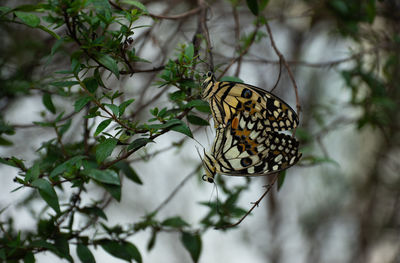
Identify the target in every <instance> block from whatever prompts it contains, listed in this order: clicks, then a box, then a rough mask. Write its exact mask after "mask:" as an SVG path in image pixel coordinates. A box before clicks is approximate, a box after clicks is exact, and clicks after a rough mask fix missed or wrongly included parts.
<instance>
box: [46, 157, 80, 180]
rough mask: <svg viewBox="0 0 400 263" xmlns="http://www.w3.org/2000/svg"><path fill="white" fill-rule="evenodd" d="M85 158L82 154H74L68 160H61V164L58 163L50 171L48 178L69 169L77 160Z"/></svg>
mask: <svg viewBox="0 0 400 263" xmlns="http://www.w3.org/2000/svg"><path fill="white" fill-rule="evenodd" d="M85 158H87V157H86V156H83V155H78V156H74V157H72V158H71V159H69V160H68V161H65V162H63V163H62V164H60V165H58V166H57V167H56V168H54V170H53V171H51V173H50V178H52V177H54V176H56V175H59V174H62V173H64V172H66V171H68V170H69V169H71V168H72V167H73V166H74V165H75V164H76V163H77V162H78V161H80V160H83V159H85Z"/></svg>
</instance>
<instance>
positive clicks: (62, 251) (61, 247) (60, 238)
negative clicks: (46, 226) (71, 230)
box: [54, 234, 73, 262]
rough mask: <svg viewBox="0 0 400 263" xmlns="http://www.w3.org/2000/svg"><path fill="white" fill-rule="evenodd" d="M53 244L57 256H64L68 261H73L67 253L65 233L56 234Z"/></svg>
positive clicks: (67, 246)
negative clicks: (57, 253)
mask: <svg viewBox="0 0 400 263" xmlns="http://www.w3.org/2000/svg"><path fill="white" fill-rule="evenodd" d="M54 245H55V247H56V248H57V251H58V252H59V256H61V257H63V258H66V259H67V260H68V261H69V262H73V259H72V257H71V255H70V254H69V244H68V239H67V237H66V234H64V235H63V234H58V235H56V237H55V238H54Z"/></svg>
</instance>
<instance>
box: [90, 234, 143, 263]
mask: <svg viewBox="0 0 400 263" xmlns="http://www.w3.org/2000/svg"><path fill="white" fill-rule="evenodd" d="M97 243H99V244H100V246H101V247H102V248H103V249H104V250H105V251H107V252H108V253H109V254H111V255H113V256H114V257H117V258H121V259H124V260H126V261H129V262H131V260H135V261H136V262H138V263H141V262H142V257H141V255H140V252H139V250H138V249H137V248H136V246H135V245H133V244H132V243H130V242H126V241H123V242H119V241H115V240H110V239H102V240H99V241H98V242H97Z"/></svg>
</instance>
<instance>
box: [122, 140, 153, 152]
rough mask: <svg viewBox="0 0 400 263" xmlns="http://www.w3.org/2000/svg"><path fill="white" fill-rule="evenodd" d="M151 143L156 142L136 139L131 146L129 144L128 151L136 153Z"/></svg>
mask: <svg viewBox="0 0 400 263" xmlns="http://www.w3.org/2000/svg"><path fill="white" fill-rule="evenodd" d="M150 142H154V141H153V140H150V139H147V138H139V139H136V140H134V141H133V142H132V143H131V144H129V146H128V151H130V150H133V151H136V150H137V149H139V148H141V147H143V146H145V145H146V144H148V143H150Z"/></svg>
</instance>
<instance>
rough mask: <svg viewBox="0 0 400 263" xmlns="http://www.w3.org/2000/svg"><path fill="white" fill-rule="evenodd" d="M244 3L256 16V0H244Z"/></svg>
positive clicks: (257, 11)
mask: <svg viewBox="0 0 400 263" xmlns="http://www.w3.org/2000/svg"><path fill="white" fill-rule="evenodd" d="M246 3H247V6H248V7H249V9H250V11H251V12H252V13H253V15H255V16H258V13H259V10H258V3H257V0H246Z"/></svg>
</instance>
